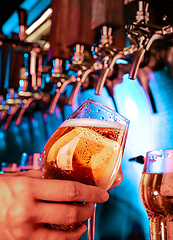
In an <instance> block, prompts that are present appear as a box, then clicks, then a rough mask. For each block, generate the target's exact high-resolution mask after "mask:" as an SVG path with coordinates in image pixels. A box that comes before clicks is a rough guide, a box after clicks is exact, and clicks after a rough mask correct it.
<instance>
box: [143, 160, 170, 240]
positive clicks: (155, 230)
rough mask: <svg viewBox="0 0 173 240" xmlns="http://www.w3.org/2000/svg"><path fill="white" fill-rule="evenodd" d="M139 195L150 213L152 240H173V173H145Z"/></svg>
mask: <svg viewBox="0 0 173 240" xmlns="http://www.w3.org/2000/svg"><path fill="white" fill-rule="evenodd" d="M158 164H159V163H158ZM139 193H140V197H141V200H142V203H143V205H144V207H145V209H146V210H147V213H148V217H149V222H150V235H151V240H173V173H171V172H166V173H143V174H142V178H141V182H140V189H139Z"/></svg>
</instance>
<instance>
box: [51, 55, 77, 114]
mask: <svg viewBox="0 0 173 240" xmlns="http://www.w3.org/2000/svg"><path fill="white" fill-rule="evenodd" d="M62 64H63V60H62V59H59V58H56V59H54V60H53V71H52V74H51V77H50V81H51V82H54V83H55V84H56V92H55V94H54V96H53V99H52V101H51V103H50V106H49V113H50V114H53V112H54V110H55V106H56V104H57V102H58V99H59V97H60V95H61V94H62V92H63V91H64V89H65V87H66V86H67V85H68V84H71V83H74V82H76V77H75V76H68V75H67V74H63V67H62Z"/></svg>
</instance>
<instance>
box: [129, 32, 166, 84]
mask: <svg viewBox="0 0 173 240" xmlns="http://www.w3.org/2000/svg"><path fill="white" fill-rule="evenodd" d="M156 40H164V36H163V35H161V34H158V33H155V34H154V35H153V36H152V37H151V38H150V40H148V41H147V44H146V45H145V46H144V47H142V48H140V49H139V50H138V51H137V52H136V54H135V57H134V59H133V62H132V65H131V68H130V71H129V79H133V80H134V79H135V78H136V76H137V73H138V69H139V66H140V63H141V62H142V60H143V58H144V55H145V52H146V51H148V50H149V49H150V47H151V45H152V43H153V42H154V41H156Z"/></svg>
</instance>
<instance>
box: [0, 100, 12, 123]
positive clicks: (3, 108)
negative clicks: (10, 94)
mask: <svg viewBox="0 0 173 240" xmlns="http://www.w3.org/2000/svg"><path fill="white" fill-rule="evenodd" d="M9 107H10V106H9V105H7V104H6V102H5V100H4V97H3V96H2V95H0V123H2V121H3V119H4V118H5V117H6V115H7V113H8V109H9Z"/></svg>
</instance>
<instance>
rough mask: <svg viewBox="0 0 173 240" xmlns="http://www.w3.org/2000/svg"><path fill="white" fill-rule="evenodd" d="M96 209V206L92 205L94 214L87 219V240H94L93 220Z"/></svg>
mask: <svg viewBox="0 0 173 240" xmlns="http://www.w3.org/2000/svg"><path fill="white" fill-rule="evenodd" d="M96 207H97V204H96V203H95V204H94V213H93V216H92V217H90V218H89V219H88V232H87V240H94V239H95V218H96Z"/></svg>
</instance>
